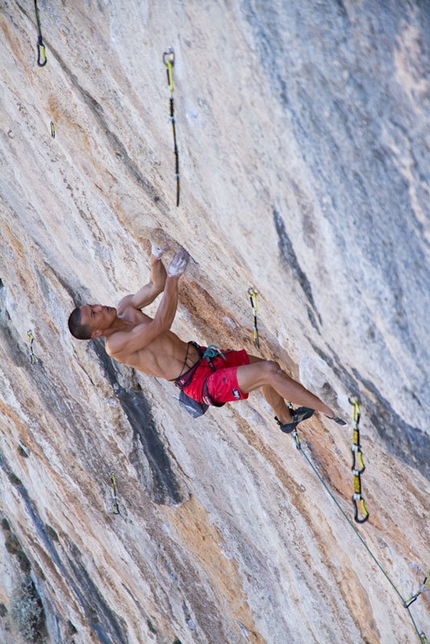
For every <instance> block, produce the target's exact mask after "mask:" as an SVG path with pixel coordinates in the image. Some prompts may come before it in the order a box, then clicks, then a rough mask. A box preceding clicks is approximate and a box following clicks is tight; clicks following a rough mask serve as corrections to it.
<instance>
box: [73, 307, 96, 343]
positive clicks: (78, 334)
mask: <svg viewBox="0 0 430 644" xmlns="http://www.w3.org/2000/svg"><path fill="white" fill-rule="evenodd" d="M69 331H70V333H71V334H72V335H73V337H74V338H76V339H77V340H90V339H91V333H92V331H91V327H90V326H89V325H88V324H82V321H81V309H80V308H79V307H77V308H76V309H73V311H72V312H71V314H70V316H69Z"/></svg>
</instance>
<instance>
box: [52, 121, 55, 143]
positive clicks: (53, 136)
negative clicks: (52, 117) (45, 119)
mask: <svg viewBox="0 0 430 644" xmlns="http://www.w3.org/2000/svg"><path fill="white" fill-rule="evenodd" d="M51 136H52V138H53V139H55V125H54V122H53V121H51Z"/></svg>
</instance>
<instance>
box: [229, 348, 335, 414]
mask: <svg viewBox="0 0 430 644" xmlns="http://www.w3.org/2000/svg"><path fill="white" fill-rule="evenodd" d="M249 360H250V364H249V365H242V366H241V367H238V368H237V381H238V385H239V387H240V389H241V390H242V391H243V392H244V393H249V392H251V391H254V390H255V389H259V388H260V387H261V389H262V393H263V395H264V396H265V398H266V400H267V402H268V403H269V405H270V406H271V407H272V409H273V410H274V412H275V414H276V416H277V417H278V418H279V420H280V421H281V423H289V422H291V413H290V411H289V410H288V407H287V405H286V404H285V401H286V400H287V401H289V402H291V403H294V404H296V405H303V406H305V407H310V408H311V409H315V410H317V411H320V412H322V413H323V414H325V415H326V416H328V417H329V418H334V417H335V415H336V414H335V413H334V411H333V410H332V409H331V408H330V407H328V406H327V405H326V404H325V403H323V402H322V400H321V399H320V398H318V396H316V395H315V394H313V393H312V392H310V391H308V389H306V388H305V387H303V385H301V384H300V383H299V382H297V381H296V380H293V378H290V376H288V375H287V374H286V373H285V371H283V370H282V369H281V368H280V366H279V365H278V364H277V363H276V362H274V361H272V360H262V359H261V358H257V357H256V356H251V355H250V356H249Z"/></svg>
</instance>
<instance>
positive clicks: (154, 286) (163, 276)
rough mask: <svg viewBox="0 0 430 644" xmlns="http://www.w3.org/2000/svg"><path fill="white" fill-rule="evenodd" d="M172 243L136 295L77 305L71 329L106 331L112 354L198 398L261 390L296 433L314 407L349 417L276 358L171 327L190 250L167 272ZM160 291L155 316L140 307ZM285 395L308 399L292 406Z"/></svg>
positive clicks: (158, 252) (283, 424)
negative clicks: (202, 343)
mask: <svg viewBox="0 0 430 644" xmlns="http://www.w3.org/2000/svg"><path fill="white" fill-rule="evenodd" d="M165 250H166V249H160V248H157V247H155V246H154V245H153V246H152V255H151V260H150V264H151V273H150V279H149V283H148V284H146V285H145V286H143V287H142V288H141V289H140V290H139V291H137V293H135V294H134V295H126V296H125V297H123V298H122V300H120V302H119V303H118V307H117V308H113V307H109V306H102V305H100V304H91V305H90V304H86V305H84V306H80V307H79V308H76V309H74V311H73V312H72V313H71V315H70V317H69V329H70V332H71V333H72V335H73V336H74V337H76V338H78V339H82V340H89V339H95V338H100V337H105V338H106V351H107V353H108V355H110V356H111V357H112V358H114V359H115V360H117V361H118V362H123V363H124V364H127V365H129V366H130V367H134V368H135V369H137V370H138V371H142V372H143V373H146V374H148V375H150V376H155V377H157V378H164V379H166V380H172V381H174V382H176V384H177V385H178V386H179V387H180V388H181V389H183V391H184V393H186V394H187V395H188V396H189V397H190V398H192V399H193V400H197V401H199V402H203V403H206V404H210V405H214V406H221V405H222V404H224V403H226V402H232V401H235V400H243V399H246V398H248V394H249V393H250V392H251V391H254V389H258V388H261V390H262V393H263V395H264V397H265V399H266V400H267V402H268V403H269V405H270V406H271V407H272V409H273V411H274V412H275V419H276V421H277V422H278V424H279V426H280V428H281V430H282V431H284V432H286V433H290V432H292V431H293V430H294V429H295V427H296V426H297V424H298V423H299V422H301V421H302V420H305V419H306V418H310V417H311V416H312V414H313V413H314V410H317V411H319V412H322V413H323V414H325V415H326V416H327V417H328V418H330V419H332V420H334V421H335V422H337V423H339V424H343V425H344V424H345V422H344V421H342V419H340V418H338V417H336V415H335V413H334V411H333V410H332V409H331V408H330V407H328V406H327V405H325V404H324V403H323V402H322V401H321V400H320V399H319V398H318V397H317V396H315V395H314V394H313V393H311V392H310V391H308V390H307V389H305V388H304V387H303V386H302V385H301V384H300V383H298V382H296V381H295V380H293V379H292V378H290V377H289V376H288V375H287V374H286V373H285V372H284V371H283V370H282V369H281V368H280V366H279V365H278V364H277V363H276V362H274V361H272V360H264V359H262V358H258V357H256V356H252V355H248V354H247V353H246V351H245V350H242V351H230V350H227V351H224V350H222V351H218V349H215V350H214V349H212V350H211V347H212V345H211V346H210V347H209V350H206V347H199V346H198V345H197V344H195V343H190V342H188V343H187V342H183V341H182V340H181V339H180V338H179V337H178V336H177V335H176V334H175V333H173V332H172V331H171V330H170V327H171V326H172V323H173V320H174V318H175V314H176V309H177V306H178V282H179V279H180V277H181V275H182V274H183V273H184V271H185V269H186V267H187V264H188V261H189V255H188V253H187V252H186V251H185V250H180V251H179V252H178V253H177V254H176V255H175V257H174V259H173V260H172V262H171V263H170V265H169V266H168V268H167V271H166V269H165V267H164V264H163V261H162V256H163V254H164V252H165ZM161 293H163V296H162V298H161V301H160V304H159V306H158V309H157V312H156V313H155V316H154V318H153V319H152V318H150V317H149V316H148V315H146V313H143V312H142V310H141V309H143V308H144V307H145V306H148V305H149V304H151V303H152V302H153V301H154V300H155V299H156V298H157V297H158V296H159V295H160V294H161ZM285 401H290V402H291V403H294V404H296V405H301V407H299V408H298V409H295V410H292V409H290V408H289V407H288V405H287V404H286V402H285Z"/></svg>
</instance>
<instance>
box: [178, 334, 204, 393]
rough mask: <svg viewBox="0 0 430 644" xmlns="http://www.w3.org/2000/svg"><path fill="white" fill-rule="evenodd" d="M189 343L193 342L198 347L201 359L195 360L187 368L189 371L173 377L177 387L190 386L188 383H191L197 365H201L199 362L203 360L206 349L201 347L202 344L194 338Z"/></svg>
mask: <svg viewBox="0 0 430 644" xmlns="http://www.w3.org/2000/svg"><path fill="white" fill-rule="evenodd" d="M188 344H191V345H192V346H193V347H195V348H196V349H197V351H198V352H199V356H200V359H199V360H197V362H195V363H194V364H193V366H192V367H190V368H189V369H187V371H186V372H185V373H183V374H181V375H180V376H178V377H177V378H174V379H173V382H174V383H175V385H176V386H177V387H179V389H184V387H188V385H189V384H190V382H191V380H192V379H193V376H194V372H195V371H196V369H197V367H198V366H199V364H200V363H201V361H202V360H203V354H204V350H203V349H202V348H201V346H200V345H199V344H197V342H194V341H193V340H190V342H188ZM185 360H186V358H185Z"/></svg>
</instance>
